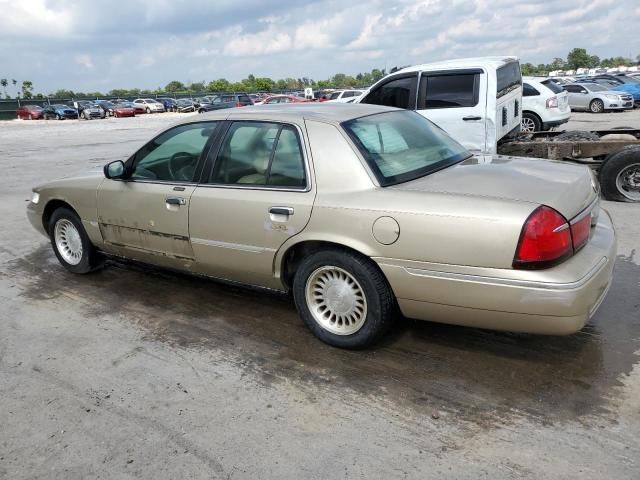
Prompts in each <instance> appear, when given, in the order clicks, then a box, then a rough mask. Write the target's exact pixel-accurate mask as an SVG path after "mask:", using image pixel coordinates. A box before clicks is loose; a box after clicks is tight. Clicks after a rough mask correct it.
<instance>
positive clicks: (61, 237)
mask: <svg viewBox="0 0 640 480" xmlns="http://www.w3.org/2000/svg"><path fill="white" fill-rule="evenodd" d="M53 235H54V239H55V242H56V248H57V249H58V252H59V253H60V256H61V257H62V258H63V260H64V261H65V262H67V263H68V264H70V265H78V264H79V263H80V260H82V238H80V232H78V229H77V228H76V226H75V225H74V224H73V223H71V222H70V221H69V220H67V219H66V218H62V219H60V220H58V221H57V222H56V226H55V228H54V231H53Z"/></svg>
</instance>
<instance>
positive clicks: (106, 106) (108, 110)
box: [96, 100, 115, 117]
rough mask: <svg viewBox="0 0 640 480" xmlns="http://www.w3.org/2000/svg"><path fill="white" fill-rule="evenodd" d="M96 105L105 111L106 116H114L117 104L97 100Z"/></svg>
mask: <svg viewBox="0 0 640 480" xmlns="http://www.w3.org/2000/svg"><path fill="white" fill-rule="evenodd" d="M96 103H97V104H98V105H99V106H100V108H102V110H104V113H105V116H107V117H113V116H114V107H115V103H113V102H110V101H109V100H97V101H96Z"/></svg>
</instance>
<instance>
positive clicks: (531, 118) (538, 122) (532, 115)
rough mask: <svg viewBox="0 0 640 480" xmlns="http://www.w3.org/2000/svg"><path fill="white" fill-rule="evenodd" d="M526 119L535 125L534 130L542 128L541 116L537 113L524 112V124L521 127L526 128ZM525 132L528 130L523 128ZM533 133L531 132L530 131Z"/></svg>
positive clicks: (537, 130)
mask: <svg viewBox="0 0 640 480" xmlns="http://www.w3.org/2000/svg"><path fill="white" fill-rule="evenodd" d="M525 119H526V120H527V121H528V122H530V123H529V125H533V131H534V132H539V131H541V130H542V121H541V120H540V118H539V117H538V116H537V115H536V114H535V113H531V112H522V125H521V129H522V128H524V126H525V124H526V122H525ZM522 131H523V132H527V130H522ZM528 133H531V132H528Z"/></svg>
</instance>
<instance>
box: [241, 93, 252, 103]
mask: <svg viewBox="0 0 640 480" xmlns="http://www.w3.org/2000/svg"><path fill="white" fill-rule="evenodd" d="M238 101H239V102H240V103H253V102H252V101H251V98H250V97H249V96H248V95H238Z"/></svg>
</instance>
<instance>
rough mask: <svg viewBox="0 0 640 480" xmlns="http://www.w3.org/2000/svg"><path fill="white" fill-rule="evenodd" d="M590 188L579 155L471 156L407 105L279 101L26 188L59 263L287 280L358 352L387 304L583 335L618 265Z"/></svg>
mask: <svg viewBox="0 0 640 480" xmlns="http://www.w3.org/2000/svg"><path fill="white" fill-rule="evenodd" d="M518 121H519V119H518ZM205 148H206V149H207V152H209V154H204V152H205ZM212 152H213V153H212ZM96 154H97V155H99V156H102V152H98V151H97V152H96ZM336 172H339V175H337V174H336ZM105 177H106V178H105ZM594 182H595V180H594V177H593V175H592V173H591V171H590V169H589V168H588V167H586V166H584V165H572V164H567V163H560V162H550V161H545V160H539V159H527V158H517V157H500V156H490V155H486V156H484V155H483V156H480V157H477V156H474V155H473V154H472V153H471V152H469V151H468V150H466V149H465V148H464V147H463V146H462V145H460V144H459V143H458V142H456V141H455V140H453V139H452V138H451V137H450V136H449V135H447V134H446V133H445V132H444V131H443V130H442V129H440V128H438V127H437V126H435V125H434V124H433V123H431V122H430V121H429V120H427V119H426V118H424V117H423V116H422V115H420V114H418V113H416V112H412V111H407V110H398V109H395V108H389V107H380V106H375V105H333V106H330V107H329V106H319V105H314V104H298V105H293V106H290V107H287V108H282V107H281V106H278V105H274V106H264V107H256V108H247V109H234V110H231V111H224V112H214V113H210V114H205V115H203V116H201V117H200V118H199V119H198V121H194V119H192V118H190V119H188V120H186V121H184V122H181V123H179V124H178V125H174V126H171V127H169V128H168V129H167V130H165V131H164V132H162V133H160V134H159V135H157V136H154V138H153V139H151V141H150V142H149V143H147V144H146V145H144V146H143V147H142V148H140V149H139V150H138V151H137V152H135V153H134V154H133V155H132V156H131V157H130V158H129V159H128V160H127V161H126V162H123V161H121V160H116V161H113V162H111V163H109V164H107V165H105V167H104V175H98V174H96V173H93V174H88V175H85V176H82V177H77V178H67V179H64V180H57V181H54V182H50V183H47V184H44V185H40V186H38V187H36V188H35V189H34V190H33V195H32V198H31V201H30V202H29V204H28V207H27V213H28V217H29V220H30V222H31V224H32V225H33V226H34V227H35V228H36V229H37V230H38V231H39V232H41V233H43V234H45V235H47V236H49V238H50V241H51V245H52V247H53V250H54V252H55V255H56V257H57V258H58V260H59V261H60V263H61V264H62V266H63V267H64V268H66V269H67V270H69V271H70V272H73V273H80V274H81V273H87V272H90V271H92V270H94V269H96V268H99V267H100V266H101V265H103V262H102V259H101V257H102V255H103V254H108V255H117V256H120V257H126V258H131V259H135V260H138V261H143V262H147V263H151V264H155V265H158V266H163V267H169V268H174V269H178V270H183V271H186V272H189V273H195V274H200V275H208V276H211V277H216V278H223V279H225V280H227V281H235V282H241V283H246V284H251V285H256V286H260V287H267V288H270V289H276V290H281V291H285V292H286V291H291V292H292V293H293V299H294V302H295V305H296V307H297V309H298V312H299V314H300V316H301V317H302V319H303V320H304V322H305V323H306V324H307V326H308V327H309V328H310V330H311V331H312V332H313V333H314V334H315V335H316V336H317V337H318V338H320V339H321V340H323V341H325V342H327V343H329V344H331V345H335V346H338V347H347V348H358V347H364V346H366V345H369V344H370V343H371V342H374V341H376V340H377V339H379V338H380V337H381V336H382V335H384V333H385V331H387V329H388V328H389V327H390V326H391V324H392V323H393V321H394V319H395V311H396V308H399V310H400V311H401V312H402V313H403V314H404V315H405V316H407V317H410V318H416V319H421V320H429V321H436V322H444V323H453V324H458V325H467V326H473V327H481V328H490V329H496V330H510V331H518V332H531V333H538V334H558V335H564V334H570V333H573V332H575V331H578V330H579V329H581V328H582V326H583V325H584V324H585V323H586V322H587V321H588V320H589V318H590V317H591V316H592V315H593V314H594V312H595V311H596V309H597V308H598V306H599V305H600V304H601V302H602V301H603V299H604V297H605V295H606V293H607V290H608V287H609V285H610V283H611V277H612V270H613V265H614V263H615V261H616V242H615V231H614V229H613V226H612V223H611V220H610V218H609V215H608V214H607V213H606V212H605V211H604V210H601V209H600V206H599V197H598V193H597V190H596V188H594ZM212 187H214V188H212ZM216 187H219V188H216ZM132 205H134V206H135V208H132ZM230 212H231V213H232V214H230ZM221 218H224V219H225V221H224V222H223V221H212V219H221ZM274 321H277V319H275V320H274Z"/></svg>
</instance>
